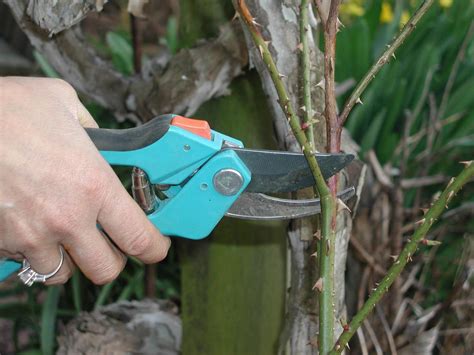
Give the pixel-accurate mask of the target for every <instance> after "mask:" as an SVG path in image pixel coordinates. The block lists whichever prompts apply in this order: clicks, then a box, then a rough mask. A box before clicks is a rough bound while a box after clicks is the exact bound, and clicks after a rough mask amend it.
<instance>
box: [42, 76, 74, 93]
mask: <svg viewBox="0 0 474 355" xmlns="http://www.w3.org/2000/svg"><path fill="white" fill-rule="evenodd" d="M49 80H50V83H52V85H53V87H54V88H56V89H58V90H61V92H63V93H64V92H65V93H66V94H69V95H70V94H74V95H76V90H74V88H73V87H72V85H71V84H69V83H68V82H67V81H65V80H63V79H60V78H51V79H49Z"/></svg>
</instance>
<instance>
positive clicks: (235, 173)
mask: <svg viewBox="0 0 474 355" xmlns="http://www.w3.org/2000/svg"><path fill="white" fill-rule="evenodd" d="M86 131H87V133H88V135H89V137H90V138H91V140H92V141H93V142H94V144H95V145H96V147H97V148H98V149H99V151H100V152H101V154H102V156H103V157H104V158H105V160H107V162H108V163H109V164H111V165H121V166H130V167H133V169H132V195H133V197H134V199H135V201H136V202H137V203H138V204H139V205H140V207H141V208H142V209H143V211H144V212H145V213H146V214H147V216H148V218H149V219H150V221H151V222H152V223H153V224H154V225H155V226H156V227H157V228H158V229H159V230H160V231H161V233H163V234H165V235H169V236H175V237H182V238H187V239H194V240H197V239H202V238H205V237H207V236H208V235H209V234H210V233H211V232H212V230H213V229H214V228H215V226H216V225H217V224H218V223H219V221H220V220H221V219H222V217H224V216H229V217H234V218H242V219H251V220H282V219H294V218H300V217H305V216H310V215H314V214H317V213H319V212H320V211H321V206H320V201H319V199H307V200H291V199H283V198H279V197H274V196H269V195H266V194H268V193H273V194H274V193H285V192H292V191H296V190H299V189H302V188H305V187H309V186H312V185H314V179H313V176H312V173H311V171H310V169H309V167H308V164H307V162H306V159H305V157H304V155H303V154H301V153H292V152H285V151H272V150H258V149H247V148H244V145H243V143H242V142H241V141H239V140H237V139H235V138H232V137H229V136H226V135H224V134H222V133H220V132H217V131H214V130H212V129H211V128H210V126H209V123H208V122H207V121H203V120H197V119H191V118H186V117H182V116H178V115H172V114H168V115H162V116H158V117H156V118H154V119H153V120H151V121H149V122H148V123H146V124H144V125H141V126H139V127H135V128H130V129H122V130H116V129H99V128H87V129H86ZM353 158H354V156H353V155H350V154H343V153H339V154H319V153H318V154H316V159H317V161H318V163H319V166H320V168H321V171H322V174H323V176H324V177H325V178H326V179H327V178H329V177H331V176H333V175H334V174H336V173H337V172H338V171H340V170H341V169H343V168H344V167H346V166H347V165H348V164H349V163H350V162H351V161H352V160H353ZM354 193H355V190H354V188H353V187H351V188H348V189H346V190H343V191H341V192H340V193H338V198H340V199H342V200H343V201H346V200H348V199H349V198H350V197H352V196H353V195H354ZM20 267H21V264H20V263H18V262H16V261H13V260H7V259H3V260H0V281H1V280H3V279H5V278H6V277H8V276H9V275H10V274H11V273H13V272H15V271H17V270H18V269H19V268H20Z"/></svg>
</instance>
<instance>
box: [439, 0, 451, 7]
mask: <svg viewBox="0 0 474 355" xmlns="http://www.w3.org/2000/svg"><path fill="white" fill-rule="evenodd" d="M452 4H453V0H439V5H440V6H441V7H444V8H445V9H447V8H448V7H451V5H452Z"/></svg>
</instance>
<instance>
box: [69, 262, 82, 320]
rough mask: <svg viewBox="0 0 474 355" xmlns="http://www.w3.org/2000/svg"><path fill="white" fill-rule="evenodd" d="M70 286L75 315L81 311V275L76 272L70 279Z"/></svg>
mask: <svg viewBox="0 0 474 355" xmlns="http://www.w3.org/2000/svg"><path fill="white" fill-rule="evenodd" d="M71 285H72V302H73V303H74V309H75V310H76V312H77V313H79V312H80V311H82V297H81V273H80V271H79V270H76V271H75V272H74V274H73V275H72V278H71Z"/></svg>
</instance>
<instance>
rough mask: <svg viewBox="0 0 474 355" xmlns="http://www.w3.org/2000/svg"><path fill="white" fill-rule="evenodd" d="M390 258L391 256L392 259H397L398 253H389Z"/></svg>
mask: <svg viewBox="0 0 474 355" xmlns="http://www.w3.org/2000/svg"><path fill="white" fill-rule="evenodd" d="M389 256H390V258H392V259H393V260H397V259H398V255H389Z"/></svg>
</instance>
